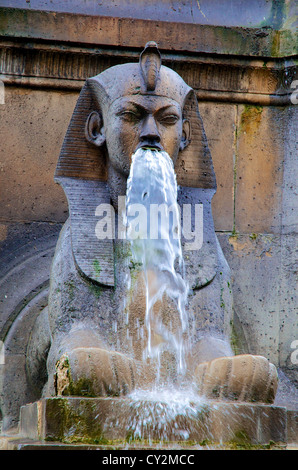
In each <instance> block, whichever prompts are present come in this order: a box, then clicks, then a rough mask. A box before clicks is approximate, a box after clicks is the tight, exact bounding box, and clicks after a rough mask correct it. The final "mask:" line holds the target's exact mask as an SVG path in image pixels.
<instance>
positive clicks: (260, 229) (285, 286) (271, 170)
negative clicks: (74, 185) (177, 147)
mask: <svg viewBox="0 0 298 470" xmlns="http://www.w3.org/2000/svg"><path fill="white" fill-rule="evenodd" d="M31 3H32V7H33V9H32V10H31V11H30V10H28V9H27V10H25V9H24V10H19V9H17V8H14V9H13V8H9V7H10V2H8V1H0V7H1V5H3V8H0V13H1V15H2V16H1V18H2V19H1V20H0V32H1V36H2V39H1V43H0V72H1V80H2V82H3V83H4V92H5V96H4V98H5V100H4V104H0V122H1V126H0V142H1V148H0V152H1V153H0V179H1V183H0V192H1V206H0V249H1V252H0V268H1V272H0V332H1V333H0V340H4V339H5V338H6V337H7V335H8V334H9V331H10V329H11V326H12V325H13V323H14V322H15V320H16V319H17V318H18V316H19V315H21V314H23V312H24V309H25V308H26V306H28V303H30V302H33V300H34V298H35V294H37V293H38V294H39V293H40V290H41V289H43V288H46V286H47V273H48V271H49V266H50V260H51V256H52V251H53V247H54V245H55V243H54V241H55V240H56V238H57V236H58V233H59V231H60V228H61V224H62V223H63V222H64V221H65V220H66V218H67V216H68V205H67V201H66V198H65V195H64V193H63V191H62V189H61V188H60V186H58V185H57V184H55V183H54V180H53V177H54V170H55V167H56V163H57V159H58V156H59V152H60V148H61V145H62V141H63V137H64V135H65V132H66V129H67V127H68V123H69V120H70V117H71V115H72V112H73V109H74V106H75V103H76V100H77V97H78V94H79V91H80V89H81V87H82V85H83V83H84V80H85V78H87V77H89V76H93V75H95V74H97V73H99V72H100V71H102V70H104V69H105V68H107V67H109V66H111V65H114V64H116V63H121V62H127V61H131V60H136V59H137V57H138V54H139V52H140V51H141V50H142V48H143V46H144V45H145V43H146V42H147V41H148V40H155V41H157V42H158V43H159V46H160V49H161V52H162V55H163V63H164V64H165V65H168V66H170V67H172V68H174V69H175V70H176V71H177V72H178V73H180V74H181V75H182V77H183V78H184V79H185V81H186V82H187V83H188V84H189V85H190V86H192V87H193V88H194V89H195V90H196V92H197V96H198V99H199V107H200V111H201V115H202V118H203V122H204V126H205V131H206V134H207V138H208V142H209V146H210V149H211V153H212V158H213V162H214V167H215V172H216V177H217V186H218V189H217V193H216V195H215V197H214V200H213V214H214V221H215V228H216V231H217V235H218V238H219V241H220V243H221V245H222V248H223V250H224V253H225V256H226V258H227V260H228V263H229V265H230V267H231V270H232V276H233V277H232V279H233V286H232V288H233V293H234V303H235V314H234V322H233V323H234V336H235V338H234V339H235V346H236V347H237V348H238V352H249V353H253V354H261V355H264V356H265V357H267V358H268V359H269V360H270V361H271V362H273V363H274V364H275V365H276V366H278V367H282V368H283V369H284V370H285V371H286V372H287V374H289V376H291V378H292V379H293V380H297V365H295V364H294V363H293V354H292V353H293V351H294V349H293V341H295V340H298V327H297V323H298V322H297V310H296V309H297V292H296V286H297V266H295V262H297V252H296V251H297V242H296V240H297V238H296V233H297V195H296V193H297V189H296V187H295V185H296V182H297V147H295V145H296V140H297V137H296V136H297V134H298V132H297V106H295V104H293V103H292V102H291V93H292V91H293V90H291V88H290V85H291V83H292V82H293V80H294V79H295V74H296V68H295V61H294V54H295V41H294V44H293V31H292V26H291V25H292V23H291V21H290V20H291V15H290V14H291V8H290V7H289V5H290V6H291V2H288V3H287V4H288V10H287V12H285V11H284V10H281V12H279V13H280V16H278V14H277V13H278V12H275V13H276V14H275V16H274V15H273V13H274V11H273V9H272V8H273V7H272V8H271V10H268V11H267V10H266V8H267V6H268V4H271V2H255V3H258V5H259V7H260V9H261V10H262V8H263V10H262V14H263V13H264V14H265V15H267V17H266V18H267V20H268V21H267V23H266V22H264V20H262V18H261V16H260V17H259V18H254V21H255V23H253V21H252V25H250V26H249V27H248V25H244V26H243V25H241V24H237V22H236V20H235V19H234V23H233V22H232V21H231V24H229V25H228V26H229V28H227V27H226V26H225V25H224V24H222V23H218V22H219V20H217V23H216V19H214V22H213V23H214V24H210V22H209V23H208V21H206V17H205V16H206V15H202V14H201V20H202V21H199V19H197V20H196V21H197V22H194V21H192V22H190V20H189V19H188V17H187V14H186V13H187V10H186V9H184V10H183V11H182V12H181V15H180V17H176V16H175V18H174V19H173V18H172V20H171V21H172V22H171V21H168V22H166V21H164V22H163V21H157V20H156V19H155V18H154V14H153V13H152V18H153V19H151V20H146V19H144V18H142V17H140V15H139V17H137V16H138V13H137V12H140V11H141V10H140V9H139V10H138V9H137V10H136V13H135V18H134V19H133V20H132V19H131V18H129V17H128V15H127V17H126V16H125V14H124V13H123V15H122V18H116V17H112V16H109V12H110V10H109V9H108V10H107V11H106V12H105V15H103V16H98V15H95V14H91V13H90V12H89V16H82V14H81V12H80V11H69V12H67V13H60V14H56V13H55V12H48V11H42V10H45V7H44V8H41V5H42V4H45V3H46V2H37V3H38V5H36V10H34V5H33V3H34V2H31ZM126 3H127V2H123V8H124V6H125V5H126ZM176 3H177V2H176ZM184 3H187V2H184ZM191 3H192V4H193V6H194V5H195V4H196V8H198V6H197V5H199V3H198V2H191ZM236 3H237V2H236ZM238 3H239V5H240V3H241V2H238ZM253 3H254V2H252V7H253ZM275 3H276V2H272V5H273V4H275ZM277 3H279V2H277ZM280 3H281V4H283V2H280ZM24 4H25V2H18V5H17V6H18V7H22V8H24V7H25V6H26V4H25V5H24ZM81 4H82V2H75V3H74V4H73V7H72V8H73V10H75V8H76V7H78V6H80V5H81ZM141 4H142V2H141V1H139V2H137V6H138V7H140V8H141ZM153 4H154V2H153ZM200 4H201V9H203V6H204V2H203V1H202V2H200ZM265 4H266V5H267V6H266V8H265V6H264V5H265ZM172 6H173V2H172ZM176 6H177V5H176ZM240 6H241V5H240ZM240 6H239V7H240ZM4 7H6V8H4ZM37 7H39V8H40V10H38V9H37ZM252 7H251V11H249V12H248V16H249V14H252V10H253V8H252ZM106 8H107V6H106ZM152 8H153V7H152ZM206 8H207V7H206ZM268 8H269V7H268ZM153 10H154V9H153ZM153 10H152V11H153ZM261 10H260V12H261ZM154 11H155V10H154ZM206 11H207V10H206ZM260 12H259V13H260ZM87 13H88V12H87ZM172 13H173V12H172ZM267 13H268V14H267ZM173 14H174V13H173ZM196 14H197V15H198V14H199V13H198V11H197V10H196ZM254 15H255V16H256V13H255V14H254ZM270 15H271V16H270ZM287 15H288V16H287ZM270 18H271V19H270ZM278 18H279V21H280V22H279V24H278V28H277V26H276V24H274V21H275V22H276V21H277V20H278ZM179 19H180V22H179V21H178V20H179ZM258 19H259V20H260V21H258ZM262 21H263V23H262ZM270 21H271V23H270ZM287 22H288V23H287ZM232 23H233V24H232ZM289 25H290V26H289ZM132 27H133V28H134V30H135V31H136V32H138V34H134V35H133V37H132V36H131V34H130V31H131V28H132ZM149 32H150V33H149ZM292 101H293V99H292ZM295 172H296V175H295ZM47 250H48V251H47ZM45 252H47V253H48V254H47V255H44V253H45ZM37 254H39V255H38V256H36V255H37ZM43 256H44V257H46V261H47V262H41V261H42V257H43ZM24 266H26V270H25V271H24V272H23V271H22V269H23V268H24ZM30 269H31V270H32V272H34V274H33V275H32V278H31V279H30V282H29V283H28V272H30ZM20 272H21V273H23V274H22V275H19V276H17V275H16V273H20ZM26 273H27V276H26ZM26 277H27V280H26ZM25 281H26V282H25ZM28 284H29V285H28ZM37 300H38V299H37ZM37 300H36V301H37ZM44 303H45V302H44ZM38 305H40V304H38ZM42 306H43V307H44V306H45V305H42ZM37 314H38V313H37ZM296 348H297V346H296ZM7 354H9V351H8V352H7ZM14 354H16V355H17V354H19V352H18V350H17V349H16V351H15V352H14Z"/></svg>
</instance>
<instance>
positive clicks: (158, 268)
mask: <svg viewBox="0 0 298 470" xmlns="http://www.w3.org/2000/svg"><path fill="white" fill-rule="evenodd" d="M136 214H138V215H137V217H136ZM126 222H127V238H128V239H129V240H130V242H131V251H132V258H133V261H134V263H137V264H138V265H139V266H140V267H141V269H142V272H143V276H144V282H145V290H146V312H145V325H146V329H147V333H148V341H147V346H146V348H145V350H144V351H143V358H144V359H146V358H148V357H149V358H154V357H155V358H157V360H159V359H160V357H161V355H162V354H163V353H165V352H166V351H167V352H168V353H170V354H174V356H175V358H176V362H177V370H178V374H180V375H184V373H185V370H186V363H185V353H186V351H185V341H184V337H185V333H186V331H187V327H188V317H187V309H186V306H187V297H188V285H187V282H186V281H185V277H184V261H183V255H182V248H181V240H180V209H179V206H178V204H177V181H176V175H175V172H174V166H173V162H172V160H171V158H170V157H169V155H168V154H167V153H166V152H164V151H159V150H158V149H156V148H154V149H152V148H150V149H149V148H140V149H138V150H137V151H136V153H135V154H134V155H133V156H132V164H131V170H130V175H129V178H128V181H127V193H126ZM165 298H167V299H168V303H171V304H173V305H174V306H175V310H176V314H178V315H176V316H177V318H178V320H177V319H176V327H173V324H174V323H175V319H174V316H175V314H173V318H168V320H167V321H164V318H163V315H162V314H161V313H160V308H159V307H158V306H159V305H160V304H162V303H164V301H165V300H164V299H165ZM156 338H158V340H156Z"/></svg>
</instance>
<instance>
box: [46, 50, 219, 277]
mask: <svg viewBox="0 0 298 470" xmlns="http://www.w3.org/2000/svg"><path fill="white" fill-rule="evenodd" d="M129 95H149V96H150V95H153V96H164V97H167V98H170V99H172V100H174V101H176V102H177V103H178V104H179V105H180V107H181V109H182V112H183V118H184V119H187V120H188V121H189V123H190V128H191V137H190V143H189V145H188V146H187V147H186V148H185V149H184V150H183V151H181V152H180V153H179V156H178V159H177V161H176V164H175V171H176V176H177V183H178V185H179V186H180V187H181V188H182V193H183V188H185V190H186V191H185V192H186V193H187V192H191V191H192V188H193V190H194V189H195V188H197V189H201V190H203V191H204V192H205V194H207V193H206V191H208V190H210V191H211V193H212V195H213V194H214V193H215V190H216V180H215V174H214V170H213V165H212V160H211V155H210V151H209V148H208V144H207V139H206V136H205V132H204V128H203V123H202V119H201V116H200V114H199V109H198V103H197V99H196V96H195V92H194V91H193V89H192V88H190V87H189V86H188V85H187V84H186V83H185V82H184V80H183V79H182V78H181V77H180V76H179V75H178V74H177V73H176V72H174V71H173V70H172V69H170V68H168V67H166V66H163V65H162V64H161V56H160V52H159V50H158V48H157V44H156V43H155V42H152V41H151V42H148V43H147V44H146V46H145V49H144V50H143V52H142V53H141V55H140V59H139V62H138V63H127V64H121V65H116V66H114V67H111V68H109V69H107V70H105V71H104V72H102V73H100V74H99V75H96V76H95V77H92V78H89V79H87V80H86V83H85V85H84V87H83V89H82V91H81V93H80V95H79V98H78V101H77V104H76V107H75V110H74V113H73V115H72V118H71V121H70V124H69V127H68V130H67V133H66V136H65V139H64V142H63V145H62V149H61V153H60V156H59V160H58V164H57V168H56V173H55V180H56V181H57V182H58V183H60V184H61V185H62V187H63V189H64V191H65V193H66V196H67V198H68V203H69V209H70V218H71V231H72V246H73V253H74V257H75V260H76V263H77V266H78V268H79V269H80V270H81V271H82V272H83V274H84V275H85V276H87V277H89V278H90V279H91V280H93V281H96V282H99V283H102V284H104V285H110V286H113V285H114V263H113V241H112V240H101V241H99V240H98V239H97V238H96V236H95V224H96V222H97V219H96V217H95V209H96V207H97V206H98V205H99V204H101V203H109V202H110V195H109V187H108V183H107V179H108V174H107V171H108V170H107V158H108V149H106V147H105V144H103V145H102V146H101V147H98V146H95V145H93V144H92V143H91V142H90V139H86V137H85V127H86V122H87V121H88V118H89V116H90V115H91V114H92V113H94V112H97V113H100V114H101V115H103V116H105V114H106V113H108V112H109V107H110V106H111V104H112V103H113V102H114V101H115V100H116V99H118V98H119V97H124V96H129ZM210 191H208V192H209V193H210ZM211 193H210V194H211ZM211 197H212V196H211ZM83 246H86V250H84V248H83ZM98 263H100V268H101V269H100V270H98V269H95V268H94V266H98Z"/></svg>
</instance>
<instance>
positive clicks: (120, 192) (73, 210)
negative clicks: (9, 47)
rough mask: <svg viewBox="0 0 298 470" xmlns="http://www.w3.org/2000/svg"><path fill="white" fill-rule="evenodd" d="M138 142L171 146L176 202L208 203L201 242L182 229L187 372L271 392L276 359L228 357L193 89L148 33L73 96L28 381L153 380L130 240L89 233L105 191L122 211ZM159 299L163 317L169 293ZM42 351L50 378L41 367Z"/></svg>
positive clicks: (60, 387)
mask: <svg viewBox="0 0 298 470" xmlns="http://www.w3.org/2000/svg"><path fill="white" fill-rule="evenodd" d="M139 148H150V149H155V150H157V151H160V150H164V151H165V152H167V153H168V155H169V156H170V157H171V158H172V161H173V163H174V168H175V173H176V177H177V183H178V185H179V190H178V203H179V204H180V205H183V204H191V205H193V206H194V205H195V204H202V205H203V209H204V210H203V243H202V246H201V247H200V249H196V248H195V249H191V248H190V249H188V250H186V249H185V241H183V240H182V249H183V254H184V261H185V272H186V278H187V281H188V284H189V295H188V306H187V308H188V311H189V314H190V315H189V319H190V320H189V321H190V325H189V329H188V331H189V334H191V336H192V340H191V349H189V350H188V351H187V355H186V370H187V373H186V375H187V376H188V377H190V378H191V380H192V381H193V382H194V383H195V384H196V387H197V390H198V393H203V394H205V395H207V396H209V397H217V398H218V397H219V398H226V399H233V400H234V399H239V400H243V401H261V402H267V403H271V402H273V401H274V396H275V392H276V387H277V373H276V369H275V367H274V366H273V365H272V364H269V362H268V361H267V360H266V359H265V358H263V357H259V356H250V355H243V356H234V353H233V351H232V348H231V343H230V336H231V331H230V328H231V325H230V324H231V319H232V292H231V287H230V271H229V267H228V265H227V262H226V260H225V258H224V255H223V253H222V250H221V247H220V245H219V243H218V240H217V237H216V234H215V231H214V225H213V219H212V212H211V200H212V197H213V195H214V193H215V191H216V179H215V174H214V170H213V166H212V160H211V155H210V152H209V149H208V144H207V139H206V136H205V133H204V129H203V123H202V120H201V117H200V114H199V110H198V103H197V100H196V96H195V93H194V91H193V90H192V89H191V88H190V87H189V86H188V85H187V84H186V83H185V82H184V81H183V80H182V78H181V77H180V76H178V75H177V74H176V73H175V72H174V71H173V70H171V69H169V68H168V67H165V66H163V65H161V57H160V53H159V51H158V49H157V46H156V44H155V43H148V44H147V45H146V47H145V49H144V51H143V52H142V54H141V56H140V61H139V63H128V64H124V65H118V66H115V67H112V68H110V69H108V70H106V71H104V72H102V73H101V74H99V75H97V76H96V77H93V78H90V79H88V80H87V81H86V84H85V86H84V87H83V89H82V91H81V94H80V96H79V99H78V102H77V105H76V108H75V110H74V113H73V116H72V118H71V121H70V124H69V128H68V131H67V134H66V137H65V140H64V143H63V146H62V150H61V154H60V157H59V162H58V165H57V169H56V175H55V179H56V181H57V182H59V183H60V184H61V185H62V187H63V189H64V191H65V193H66V196H67V198H68V203H69V212H70V217H69V220H68V221H67V222H66V224H65V226H64V228H63V229H62V232H61V234H60V238H59V241H58V244H57V248H56V253H55V257H54V261H53V266H52V271H51V286H50V296H49V304H48V310H47V311H45V312H44V313H43V314H41V315H40V316H39V317H38V319H37V322H36V324H35V327H34V331H33V332H32V337H31V342H30V344H29V346H28V361H27V367H28V376H29V377H30V381H31V383H35V384H37V386H39V388H40V389H42V394H43V396H55V395H77V396H119V395H125V394H127V393H129V392H130V391H131V390H132V389H134V388H138V387H148V386H150V384H151V383H153V382H154V379H155V375H156V364H155V363H154V360H150V358H147V359H146V360H143V359H142V351H143V350H144V347H145V342H146V341H147V336H146V335H148V332H146V328H145V327H144V311H145V307H144V302H145V299H144V293H143V292H142V282H141V280H140V279H138V278H137V280H136V282H135V283H134V284H133V285H132V287H130V291H129V293H128V292H127V285H126V279H127V277H126V276H127V263H126V261H127V256H129V255H128V254H127V253H128V252H127V245H126V242H125V241H124V240H122V239H116V238H115V239H110V238H106V239H101V240H99V239H98V237H97V236H96V224H97V223H98V221H99V214H98V212H97V208H98V207H99V206H100V207H106V213H108V212H109V209H108V208H109V207H110V203H111V201H112V207H113V208H114V211H115V214H116V223H117V221H118V222H119V211H120V208H119V196H122V197H123V196H125V194H126V188H127V178H128V176H129V172H130V164H131V156H132V154H133V153H134V152H135V151H136V150H137V149H139ZM101 215H102V214H101ZM192 228H194V227H192ZM133 269H134V266H132V265H130V266H129V268H128V271H129V273H130V274H131V273H132V271H133ZM128 299H129V300H128ZM161 308H162V309H164V310H163V316H164V318H165V319H166V320H165V321H168V322H170V321H171V318H170V320H169V316H170V317H171V315H172V314H171V309H168V305H167V299H165V301H164V305H163V306H162V307H161ZM178 323H179V322H178ZM140 325H141V327H143V329H142V331H143V333H144V335H143V336H142V335H139V334H138V331H139V329H140ZM174 328H176V329H177V328H179V325H178V326H177V325H176V327H174ZM45 358H47V359H46V371H47V374H46V379H45V375H42V374H41V373H40V371H41V369H43V368H45ZM169 364H173V361H172V358H171V354H170V353H169V351H167V352H166V354H164V357H163V359H162V367H163V374H164V377H165V380H167V377H168V376H170V378H171V380H172V382H173V383H175V380H176V378H175V377H176V375H175V370H174V369H175V368H174V367H172V366H169ZM170 369H171V370H170Z"/></svg>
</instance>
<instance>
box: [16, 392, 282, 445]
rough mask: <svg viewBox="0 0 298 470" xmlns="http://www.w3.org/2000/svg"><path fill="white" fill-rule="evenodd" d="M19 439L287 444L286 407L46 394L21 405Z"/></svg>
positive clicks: (85, 442)
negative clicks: (176, 404) (172, 402)
mask: <svg viewBox="0 0 298 470" xmlns="http://www.w3.org/2000/svg"><path fill="white" fill-rule="evenodd" d="M20 437H21V438H23V439H32V440H35V441H37V440H38V441H46V442H58V443H59V442H60V443H65V444H85V445H86V444H91V445H98V444H101V445H108V444H112V443H113V444H115V443H117V442H118V444H120V443H121V442H122V443H123V442H126V443H129V444H132V443H134V442H135V443H137V442H143V443H144V442H149V443H150V445H152V444H154V442H156V443H157V442H158V443H164V444H166V443H168V442H177V443H178V442H185V443H187V442H189V443H190V442H192V443H206V442H208V443H238V444H245V445H263V444H269V443H270V442H275V443H280V444H283V443H286V442H287V410H286V408H283V407H276V406H272V405H261V404H247V403H239V402H237V403H228V402H216V401H206V402H202V403H201V404H197V403H189V404H188V405H187V406H184V407H183V406H176V407H175V406H172V405H171V404H168V403H164V402H155V401H144V400H140V401H136V400H131V399H130V398H76V397H56V398H45V399H41V400H40V401H38V402H35V403H32V404H29V405H26V406H23V407H22V408H21V414H20Z"/></svg>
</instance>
